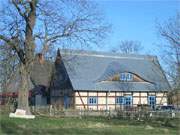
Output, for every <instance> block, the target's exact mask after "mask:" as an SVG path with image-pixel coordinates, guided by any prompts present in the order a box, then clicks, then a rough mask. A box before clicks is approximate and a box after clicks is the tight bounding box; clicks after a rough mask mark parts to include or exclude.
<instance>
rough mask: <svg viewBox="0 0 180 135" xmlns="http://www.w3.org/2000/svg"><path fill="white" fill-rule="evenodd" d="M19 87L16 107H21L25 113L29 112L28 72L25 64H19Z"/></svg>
mask: <svg viewBox="0 0 180 135" xmlns="http://www.w3.org/2000/svg"><path fill="white" fill-rule="evenodd" d="M20 85H21V86H20V89H19V92H18V109H23V110H25V111H26V114H31V112H30V108H29V101H28V97H29V72H28V68H27V66H26V65H24V64H21V65H20Z"/></svg>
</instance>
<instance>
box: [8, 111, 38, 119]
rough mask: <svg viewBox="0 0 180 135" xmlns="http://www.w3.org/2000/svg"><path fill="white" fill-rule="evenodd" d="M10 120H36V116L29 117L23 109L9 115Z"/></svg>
mask: <svg viewBox="0 0 180 135" xmlns="http://www.w3.org/2000/svg"><path fill="white" fill-rule="evenodd" d="M9 117H10V118H24V119H34V118H35V116H34V115H27V114H26V111H25V110H23V109H16V112H15V113H10V114H9Z"/></svg>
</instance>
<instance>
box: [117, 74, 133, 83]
mask: <svg viewBox="0 0 180 135" xmlns="http://www.w3.org/2000/svg"><path fill="white" fill-rule="evenodd" d="M120 80H121V81H132V80H133V75H132V74H131V73H121V74H120Z"/></svg>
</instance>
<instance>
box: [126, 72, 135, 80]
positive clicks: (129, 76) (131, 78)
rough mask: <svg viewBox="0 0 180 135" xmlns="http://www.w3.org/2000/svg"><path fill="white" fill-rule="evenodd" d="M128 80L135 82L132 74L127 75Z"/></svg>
mask: <svg viewBox="0 0 180 135" xmlns="http://www.w3.org/2000/svg"><path fill="white" fill-rule="evenodd" d="M126 80H127V81H132V80H133V76H132V74H130V73H127V74H126Z"/></svg>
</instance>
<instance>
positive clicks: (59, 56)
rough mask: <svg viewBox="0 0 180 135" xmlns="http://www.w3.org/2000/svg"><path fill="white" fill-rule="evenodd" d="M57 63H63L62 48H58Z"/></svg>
mask: <svg viewBox="0 0 180 135" xmlns="http://www.w3.org/2000/svg"><path fill="white" fill-rule="evenodd" d="M55 63H56V64H60V63H61V53H60V49H59V48H58V50H57V55H56V61H55Z"/></svg>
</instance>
